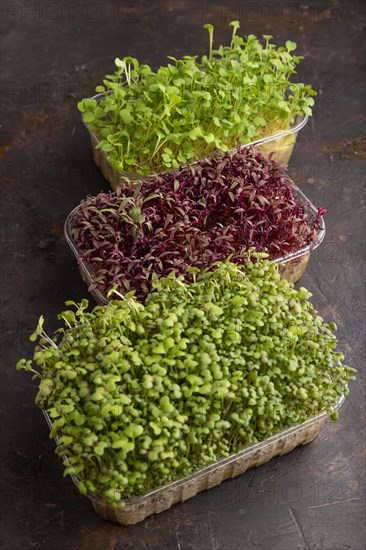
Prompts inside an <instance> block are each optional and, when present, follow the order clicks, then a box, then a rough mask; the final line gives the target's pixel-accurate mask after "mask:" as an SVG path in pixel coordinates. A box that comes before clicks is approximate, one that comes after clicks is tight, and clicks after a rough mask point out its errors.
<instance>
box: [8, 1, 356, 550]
mask: <svg viewBox="0 0 366 550" xmlns="http://www.w3.org/2000/svg"><path fill="white" fill-rule="evenodd" d="M232 19H240V21H241V31H242V32H243V33H246V34H249V33H254V34H259V35H260V34H262V33H264V34H272V35H274V37H275V40H276V41H277V42H279V43H280V42H284V41H285V40H286V39H291V40H295V41H296V42H297V43H298V51H299V52H300V53H301V54H302V55H304V56H305V60H304V61H303V62H302V64H301V65H300V68H299V75H298V78H299V79H301V81H304V82H309V83H312V84H313V86H314V87H315V88H316V89H317V90H318V92H319V95H318V97H317V99H316V107H315V110H314V116H313V118H312V119H311V121H310V122H309V123H308V125H307V126H306V127H305V128H304V130H302V131H301V134H300V135H299V139H298V144H297V145H296V148H295V152H294V155H293V157H292V160H291V165H290V174H291V175H292V176H293V177H294V178H295V179H296V181H297V182H298V183H299V184H300V185H301V186H302V189H303V190H304V192H305V193H306V194H308V195H309V197H310V198H311V199H312V200H313V202H314V203H316V204H322V205H324V206H326V207H327V208H328V213H327V215H326V225H327V235H326V238H325V241H324V243H323V244H322V246H321V247H320V248H319V249H318V250H317V251H316V252H315V253H314V254H313V257H312V258H311V262H310V265H309V268H308V270H307V273H306V274H305V275H304V277H303V279H302V281H301V284H302V285H304V286H307V287H308V288H309V289H310V290H311V291H312V292H313V294H314V296H313V302H314V304H315V305H316V307H317V308H318V309H319V311H320V313H321V314H322V315H323V316H324V317H325V318H326V319H327V320H331V319H333V320H335V321H336V322H337V324H338V326H339V334H338V336H339V342H340V344H339V347H340V349H342V350H344V352H345V353H346V356H347V362H348V364H350V365H351V366H353V367H355V368H357V369H358V379H357V382H354V383H352V385H351V394H350V397H349V399H348V400H347V401H346V403H345V405H344V407H343V409H342V411H341V415H340V420H339V423H338V424H328V425H326V427H325V428H324V429H323V430H322V432H321V433H320V435H319V436H318V438H317V439H316V440H315V441H314V442H313V443H312V444H310V445H308V446H307V447H303V448H298V449H296V450H294V451H293V452H292V453H290V454H289V455H287V456H284V457H281V458H278V459H274V460H272V461H271V462H270V463H268V464H266V465H264V466H262V467H260V468H258V469H253V470H250V471H248V472H247V473H245V474H244V475H242V476H240V477H239V478H236V479H234V480H231V481H227V482H225V483H223V484H222V485H221V486H219V487H217V488H215V489H212V490H210V491H208V492H205V493H201V494H200V495H199V496H197V497H196V498H194V499H192V500H190V501H188V502H186V503H185V504H182V505H177V506H175V507H173V508H172V509H171V510H169V511H167V512H164V513H162V514H161V515H158V516H154V517H151V518H148V519H147V520H146V521H144V522H143V523H141V524H139V525H137V526H135V527H131V528H127V527H121V526H118V525H115V524H112V523H108V522H105V521H103V520H102V519H100V518H99V517H98V516H97V515H96V514H95V513H94V511H93V509H92V507H91V505H90V503H89V502H88V500H87V499H86V498H85V497H82V496H80V495H79V494H78V492H77V490H76V489H75V487H74V486H73V484H72V482H71V480H70V479H69V478H66V479H64V478H63V477H62V465H61V463H60V461H59V459H57V457H56V456H55V454H54V444H53V442H51V441H49V439H48V429H47V426H46V423H45V421H44V419H43V416H42V414H41V412H40V411H39V409H37V407H36V406H35V405H34V397H35V394H36V383H35V382H34V381H31V378H30V377H29V376H27V374H26V373H17V372H16V370H15V364H16V361H17V360H18V359H19V358H20V357H23V356H27V357H30V356H31V351H32V345H31V344H30V343H29V341H28V336H29V334H30V332H32V330H33V329H34V327H35V325H36V322H37V320H38V317H39V315H40V314H44V315H45V317H46V326H47V328H48V329H49V331H51V332H52V330H53V329H55V328H56V326H57V322H56V314H57V313H58V312H59V311H61V309H62V307H63V303H64V301H65V300H67V299H71V298H72V299H75V300H79V299H81V298H82V297H87V296H88V292H87V289H86V287H85V286H84V285H83V283H82V281H81V279H80V276H79V273H78V270H77V266H76V263H75V261H74V258H73V256H72V253H71V251H70V250H69V249H68V247H67V244H66V242H65V239H64V236H63V222H64V220H65V217H66V216H67V214H68V213H69V211H70V210H71V209H72V208H73V207H74V206H76V205H77V204H78V202H79V201H80V199H81V198H83V197H84V196H85V195H86V194H88V193H96V192H99V191H100V190H102V189H104V190H106V189H107V188H108V185H107V183H106V182H105V180H104V179H103V176H102V175H101V173H100V172H99V170H98V169H97V168H96V167H95V166H94V164H93V159H92V154H91V148H90V143H89V138H88V135H87V132H86V130H85V129H84V127H83V125H82V122H81V119H80V116H79V112H78V111H77V109H76V103H77V101H78V100H79V99H80V98H82V97H84V96H87V95H90V94H92V93H93V90H94V88H95V86H96V85H97V84H98V83H100V81H101V79H102V77H103V75H104V74H106V73H108V72H110V71H112V70H113V61H114V58H115V57H116V56H119V57H123V56H124V55H133V56H135V57H138V58H139V59H140V61H143V62H149V63H150V64H151V65H153V66H154V67H156V66H157V65H159V64H161V63H164V60H165V56H166V55H168V54H170V55H174V56H177V57H179V56H182V55H184V54H195V53H204V52H205V51H206V49H207V33H206V31H204V30H203V29H202V25H203V24H204V23H206V22H211V23H214V25H215V40H216V43H217V42H224V41H226V40H227V39H228V38H229V35H230V30H229V27H228V23H229V21H230V20H232ZM1 31H2V54H1V60H2V81H1V100H2V116H1V125H2V127H1V131H2V145H1V148H0V158H1V161H2V168H1V220H2V225H1V249H0V259H1V275H2V277H1V292H0V296H1V312H2V317H1V361H2V365H1V468H2V477H1V508H2V510H1V512H2V523H1V548H2V549H4V550H24V549H27V548H36V549H37V548H47V549H51V550H67V549H69V550H71V549H75V550H76V549H78V550H79V549H80V550H84V549H85V550H86V549H88V550H94V549H95V550H104V549H108V550H125V549H137V550H140V549H156V550H171V549H175V548H177V549H181V550H206V549H207V550H208V549H210V550H297V549H298V550H305V549H309V550H310V549H312V550H340V549H351V550H363V549H364V548H365V529H364V512H365V499H364V484H365V462H364V459H365V454H364V435H365V421H364V405H365V396H364V373H365V332H366V330H365V286H364V283H365V230H364V222H365V211H364V199H365V193H364V183H365V156H366V151H365V137H364V124H365V91H366V90H365V11H364V3H363V2H361V1H356V0H354V1H349V2H346V1H344V2H342V1H333V2H322V1H317V2H316V1H315V2H314V1H311V0H310V1H306V2H286V1H282V0H276V1H275V0H265V1H263V2H259V0H258V1H257V2H238V1H235V2H234V1H222V2H215V1H210V2H209V1H207V2H206V1H193V0H192V1H188V0H187V1H183V0H182V1H180V0H177V1H172V0H171V1H168V0H166V1H155V2H154V1H150V2H148V1H144V0H140V1H136V2H128V1H120V2H118V1H117V0H116V1H113V0H107V1H102V0H94V1H87V0H85V1H84V0H83V1H77V0H75V1H73V0H70V1H68V0H61V1H57V2H56V1H53V2H51V1H49V0H41V1H37V2H34V1H31V0H27V1H25V0H10V1H3V2H2V4H1Z"/></svg>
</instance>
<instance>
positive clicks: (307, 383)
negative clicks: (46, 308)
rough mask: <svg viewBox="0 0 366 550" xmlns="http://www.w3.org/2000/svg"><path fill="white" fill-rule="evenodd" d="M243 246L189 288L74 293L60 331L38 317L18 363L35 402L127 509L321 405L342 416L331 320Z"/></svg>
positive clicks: (76, 461)
mask: <svg viewBox="0 0 366 550" xmlns="http://www.w3.org/2000/svg"><path fill="white" fill-rule="evenodd" d="M248 256H250V257H248V261H247V263H246V265H245V269H243V270H241V269H240V268H239V267H238V266H237V265H235V264H232V263H230V262H221V263H219V264H217V266H216V269H214V270H204V271H202V272H199V273H198V272H196V273H195V276H196V279H195V281H194V282H192V283H191V284H188V283H187V282H186V281H184V279H183V277H182V276H176V275H174V274H171V275H170V276H169V277H165V278H161V279H159V280H156V281H154V284H153V288H152V292H151V293H150V294H149V295H148V296H147V298H146V300H145V302H144V304H142V303H140V302H138V301H137V300H136V299H135V298H134V296H133V293H131V294H130V295H129V296H128V297H126V296H124V299H122V300H114V301H111V302H110V303H109V304H108V305H107V306H105V307H102V306H97V307H95V308H94V309H93V310H91V311H87V309H86V301H83V302H82V304H80V305H78V304H75V303H74V302H68V304H69V306H70V307H72V308H73V309H71V310H67V311H66V312H62V313H61V314H60V316H59V318H60V319H61V320H63V321H64V324H65V326H64V327H63V328H60V329H58V331H57V333H56V338H55V341H54V340H51V339H50V338H48V337H47V338H46V337H45V333H44V330H43V318H41V319H40V322H39V324H38V327H37V329H36V334H37V335H38V338H39V346H37V347H36V349H35V352H34V357H33V362H32V361H27V360H25V359H21V360H20V361H19V362H18V364H17V369H22V370H26V371H32V372H33V373H35V374H37V376H39V377H40V384H39V391H38V394H37V397H36V403H37V404H38V405H39V406H40V407H41V408H42V409H43V410H44V411H47V413H48V414H49V416H50V418H51V419H52V423H53V427H52V431H51V434H50V436H51V437H57V438H58V442H57V449H56V452H57V454H58V455H59V456H60V457H62V458H63V461H64V464H65V466H66V469H65V475H67V474H71V475H73V476H76V478H77V479H78V487H79V490H80V492H81V493H82V494H86V493H92V494H97V495H100V496H101V497H102V498H104V499H105V500H106V501H107V502H109V503H112V504H114V505H115V506H122V505H123V502H124V499H128V498H129V497H132V496H137V495H142V494H145V493H147V492H149V491H151V490H152V489H155V488H157V487H159V486H162V485H164V484H167V483H170V482H173V481H175V480H177V479H179V478H180V477H183V476H186V475H189V474H191V473H192V472H194V471H195V470H197V469H198V468H200V467H202V466H205V465H207V464H211V463H213V462H215V461H217V460H219V459H221V458H224V457H227V456H229V455H230V454H232V453H236V452H238V451H239V450H241V449H242V448H243V447H245V446H247V445H249V444H251V443H257V442H259V441H262V440H264V439H266V438H268V437H269V436H271V435H273V434H275V433H277V432H279V431H281V430H283V429H285V428H287V427H290V426H293V425H296V424H299V423H301V422H304V421H305V420H307V419H308V418H309V417H312V416H314V415H317V414H318V413H320V412H322V411H326V412H328V413H329V414H330V415H331V419H332V420H336V419H337V414H336V412H335V410H334V405H335V404H336V403H337V401H338V400H339V398H340V396H341V395H342V394H344V395H347V394H348V383H349V381H350V380H352V379H354V372H355V371H354V369H352V368H350V367H347V366H345V365H344V364H343V360H344V357H343V354H342V353H340V352H339V351H337V350H336V346H337V339H336V336H335V334H334V330H335V328H336V327H335V325H334V324H332V323H327V322H325V321H324V320H323V319H322V317H321V316H320V315H319V314H318V313H317V311H316V310H315V309H314V307H313V306H312V304H311V303H310V302H309V301H308V299H309V298H310V297H311V293H310V292H308V291H307V290H306V289H305V288H302V287H301V288H300V289H299V290H296V289H295V288H294V286H293V285H291V284H290V283H288V282H287V281H285V280H283V279H281V278H280V275H279V272H278V267H277V266H276V265H275V264H271V263H270V262H269V260H268V259H267V257H266V254H264V253H258V252H254V251H250V252H249V253H248ZM33 339H34V335H32V340H33ZM55 342H57V344H55ZM33 363H34V364H35V365H36V367H37V369H38V370H35V369H33V368H32V366H31V365H32V364H33Z"/></svg>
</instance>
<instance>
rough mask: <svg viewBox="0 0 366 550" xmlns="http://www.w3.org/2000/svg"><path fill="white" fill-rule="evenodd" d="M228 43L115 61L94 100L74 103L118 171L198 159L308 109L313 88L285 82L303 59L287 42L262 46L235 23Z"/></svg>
mask: <svg viewBox="0 0 366 550" xmlns="http://www.w3.org/2000/svg"><path fill="white" fill-rule="evenodd" d="M231 25H232V27H233V35H232V40H231V43H230V45H229V46H220V47H219V48H218V49H217V50H214V49H213V48H212V43H213V26H212V25H205V28H206V29H207V30H208V32H209V36H210V49H209V54H208V55H204V56H203V57H202V58H201V59H198V56H193V57H192V56H188V55H186V56H184V57H183V59H175V58H174V57H169V60H170V61H171V63H168V64H167V65H166V66H161V67H160V68H159V69H158V70H157V71H156V72H154V71H153V70H152V69H151V68H150V67H149V66H148V65H146V64H141V65H140V64H139V62H138V60H137V59H134V58H131V57H125V58H123V59H118V58H117V59H116V60H115V63H116V66H117V70H116V72H115V73H114V74H112V75H107V76H106V77H105V79H104V80H103V85H102V86H98V87H97V91H98V92H102V93H104V92H106V93H105V94H104V95H103V97H102V98H101V99H100V100H99V101H97V100H95V99H89V98H87V99H83V100H82V101H80V102H79V104H78V107H79V109H80V111H82V112H83V119H84V122H85V123H86V124H87V125H88V127H89V129H90V130H93V131H95V133H96V134H97V136H98V138H99V139H100V143H99V147H101V148H102V149H103V151H105V152H106V153H107V154H108V158H109V161H110V163H111V164H112V166H113V167H114V168H115V169H116V170H117V171H123V170H125V171H130V172H138V173H140V174H144V175H146V174H150V173H151V172H153V171H155V172H160V171H162V170H166V169H167V168H171V167H173V168H176V167H178V166H179V165H181V164H182V163H185V162H188V161H192V159H194V160H197V159H199V158H203V157H204V156H206V155H208V154H210V153H212V151H213V150H214V149H215V148H219V149H221V150H223V151H228V150H229V149H233V148H235V147H237V146H238V145H241V144H246V143H249V142H250V141H252V140H254V139H257V138H259V137H263V136H265V135H270V134H272V133H273V132H275V131H278V130H280V129H285V128H288V127H289V125H290V124H291V123H292V122H293V121H294V119H295V117H296V116H297V115H304V114H307V115H311V106H312V105H313V104H314V100H313V98H312V97H311V96H313V95H315V92H314V91H313V90H312V88H311V86H306V85H304V84H302V83H294V82H291V81H290V78H291V75H292V74H293V73H295V72H296V71H295V68H296V65H297V64H298V63H299V62H300V60H301V59H302V57H300V56H294V55H293V54H292V53H291V52H292V51H293V50H294V49H296V44H295V43H294V42H291V41H287V42H286V44H285V46H280V47H276V46H275V45H274V44H273V43H271V39H272V36H264V37H263V38H264V45H262V44H261V42H260V41H259V40H258V39H257V38H256V37H255V36H254V35H249V36H248V37H247V38H246V39H244V38H242V37H240V36H238V35H237V34H236V31H237V29H238V27H239V23H238V22H237V21H233V22H232V23H231Z"/></svg>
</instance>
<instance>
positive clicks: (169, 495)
mask: <svg viewBox="0 0 366 550" xmlns="http://www.w3.org/2000/svg"><path fill="white" fill-rule="evenodd" d="M344 399H345V398H344V396H341V398H340V399H339V401H338V403H337V404H336V405H335V406H334V410H335V411H338V410H339V409H340V407H341V406H342V404H343V402H344ZM44 415H45V417H46V420H47V423H48V425H49V427H50V429H51V428H52V421H51V419H50V417H49V415H48V414H47V413H46V412H45V411H44ZM327 419H328V413H326V412H321V413H319V414H317V415H315V416H313V417H312V418H309V419H308V420H306V421H305V422H303V423H302V424H297V425H295V426H292V427H290V428H287V429H285V430H283V431H281V432H279V433H277V434H275V435H273V436H272V437H269V438H268V439H265V440H264V441H262V442H260V443H256V444H253V445H249V446H248V447H246V448H244V449H243V450H241V451H239V452H238V453H235V454H232V455H231V456H229V457H227V458H224V459H221V460H218V461H217V462H215V463H213V464H210V465H208V466H205V467H203V468H200V469H198V470H197V471H196V472H194V473H193V474H191V475H189V476H185V477H183V478H180V479H178V480H177V481H174V482H172V483H169V484H167V485H164V486H162V487H159V488H157V489H155V490H153V491H150V492H149V493H147V494H145V495H142V496H138V497H132V498H129V499H126V500H124V501H121V503H118V504H117V505H111V504H108V502H106V501H105V499H103V498H102V497H100V496H98V495H96V494H90V493H89V494H87V497H88V498H89V499H90V501H91V503H92V505H93V508H94V510H95V512H96V513H97V514H98V515H99V516H101V517H102V518H103V519H105V520H109V521H113V522H116V523H119V524H120V525H134V524H136V523H139V522H140V521H143V520H144V519H145V518H147V517H149V516H151V515H153V514H159V513H160V512H163V511H164V510H168V509H169V508H171V506H173V505H174V504H177V503H179V502H185V501H186V500H188V499H190V498H192V497H194V496H196V495H197V494H198V493H200V492H201V491H205V490H206V489H211V488H212V487H216V486H217V485H220V483H222V482H223V481H225V480H226V479H230V478H234V477H237V476H239V475H241V474H243V473H244V472H246V471H247V470H248V469H249V468H253V467H257V466H260V465H261V464H264V463H266V462H268V461H269V460H271V459H272V458H274V457H275V456H281V455H284V454H286V453H288V452H290V451H292V450H293V449H295V447H298V446H299V445H306V444H307V443H310V442H311V441H312V440H313V439H314V438H315V437H316V436H317V435H318V433H319V431H320V429H321V427H322V426H323V424H324V423H325V421H326V420H327ZM55 439H56V440H57V438H55ZM71 477H72V479H73V481H74V483H75V484H76V485H77V483H78V479H77V478H76V477H75V476H71Z"/></svg>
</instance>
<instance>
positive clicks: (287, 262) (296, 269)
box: [64, 187, 325, 305]
mask: <svg viewBox="0 0 366 550" xmlns="http://www.w3.org/2000/svg"><path fill="white" fill-rule="evenodd" d="M295 192H296V194H297V195H298V197H299V198H300V201H301V202H302V203H303V204H304V203H306V204H307V205H308V206H307V207H306V208H307V212H308V214H309V217H314V216H316V214H317V209H316V208H315V206H314V205H313V204H312V203H311V202H310V201H309V199H308V198H307V197H306V196H305V195H304V193H303V192H302V191H300V189H299V188H297V187H295ZM79 209H80V206H77V207H76V208H74V210H72V212H71V213H70V214H69V216H68V217H67V219H66V222H65V226H64V231H65V237H66V241H67V243H68V244H69V246H70V248H71V250H72V251H73V253H74V256H75V258H76V260H77V262H78V266H79V269H80V273H81V276H82V278H83V280H84V282H85V283H86V284H87V285H88V288H89V292H90V293H91V294H92V296H93V297H94V299H95V301H96V302H97V303H98V304H100V305H105V304H107V303H108V302H109V299H108V298H107V296H106V294H105V293H104V292H103V291H100V290H98V289H97V288H91V287H92V285H93V284H94V280H95V275H94V273H93V271H92V269H91V268H90V267H89V265H88V264H87V262H86V261H85V260H84V259H83V258H82V257H81V254H80V252H79V250H78V247H77V245H76V243H75V241H74V239H73V238H72V236H71V229H72V227H73V216H74V214H75V212H77V211H78V210H79ZM324 235H325V223H324V219H323V217H321V218H320V228H319V230H318V231H317V233H316V236H315V238H314V240H313V242H312V243H311V244H309V245H307V246H305V247H303V248H300V249H299V250H297V251H296V252H292V253H290V254H286V255H284V256H281V257H280V258H276V259H275V260H273V262H274V263H278V264H280V267H279V271H280V273H281V276H282V277H283V278H284V279H287V280H288V281H289V282H290V283H295V282H296V281H298V280H299V279H300V277H301V276H302V275H303V273H304V271H305V269H306V266H307V264H308V261H309V258H310V253H311V251H312V250H315V249H316V248H317V247H318V246H319V244H320V243H321V242H322V240H323V239H324Z"/></svg>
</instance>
